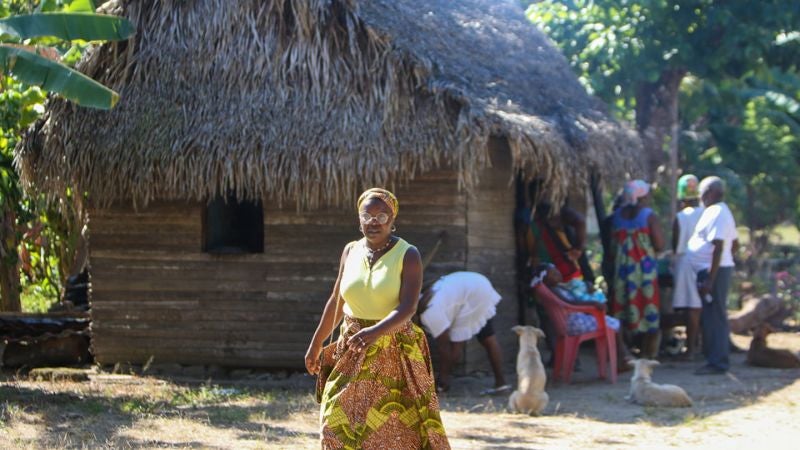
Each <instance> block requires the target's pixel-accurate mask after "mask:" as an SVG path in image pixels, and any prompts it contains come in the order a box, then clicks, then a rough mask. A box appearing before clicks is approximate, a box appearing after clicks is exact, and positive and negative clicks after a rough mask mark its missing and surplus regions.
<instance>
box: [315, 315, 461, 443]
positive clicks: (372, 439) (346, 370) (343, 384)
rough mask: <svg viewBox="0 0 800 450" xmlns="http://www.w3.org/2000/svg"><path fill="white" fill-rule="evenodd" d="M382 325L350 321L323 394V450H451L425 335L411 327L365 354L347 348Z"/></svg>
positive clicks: (381, 340) (382, 340) (343, 330)
mask: <svg viewBox="0 0 800 450" xmlns="http://www.w3.org/2000/svg"><path fill="white" fill-rule="evenodd" d="M377 322H378V321H376V320H363V319H355V318H352V317H349V316H345V320H344V323H343V324H342V327H341V334H340V336H339V339H338V340H337V341H336V349H335V352H334V358H333V360H334V361H335V363H334V366H333V369H332V371H331V373H330V375H329V376H328V380H327V382H326V383H325V387H324V389H323V391H322V402H321V405H320V425H321V430H322V431H321V436H320V437H321V439H322V448H323V449H390V448H391V449H449V448H450V444H449V443H448V441H447V436H446V435H445V431H444V427H443V425H442V420H441V418H440V417H439V399H438V398H437V397H436V386H435V384H434V380H433V370H432V366H431V357H430V351H429V349H428V342H427V340H426V339H425V334H424V333H423V332H422V329H420V328H419V327H418V326H416V325H414V324H413V323H411V322H407V323H406V324H405V325H403V327H402V328H401V329H400V330H398V331H396V332H394V333H392V334H388V335H384V336H381V337H380V338H378V340H377V341H375V343H373V344H372V345H371V346H369V347H368V348H367V349H366V350H365V351H361V352H356V351H352V350H350V349H348V348H347V346H346V342H347V339H349V338H350V336H352V335H353V334H355V333H357V332H358V331H359V330H361V329H362V328H364V327H368V326H371V325H374V324H375V323H377Z"/></svg>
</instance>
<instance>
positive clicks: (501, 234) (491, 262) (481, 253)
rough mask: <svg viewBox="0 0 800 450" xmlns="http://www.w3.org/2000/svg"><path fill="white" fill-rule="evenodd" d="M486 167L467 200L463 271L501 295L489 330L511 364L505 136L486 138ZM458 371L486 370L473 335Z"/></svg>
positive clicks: (513, 300) (514, 317)
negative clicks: (478, 276) (478, 275)
mask: <svg viewBox="0 0 800 450" xmlns="http://www.w3.org/2000/svg"><path fill="white" fill-rule="evenodd" d="M489 152H490V156H491V161H492V167H491V168H488V169H485V170H484V171H483V172H482V173H481V174H480V184H479V185H478V188H477V189H476V190H475V192H474V193H473V195H472V196H470V197H469V198H468V201H467V233H468V238H467V270H470V271H474V272H479V273H482V274H484V275H486V276H487V277H488V278H489V280H491V282H492V284H493V285H494V287H495V289H496V290H497V291H498V292H499V293H500V295H502V296H503V300H502V301H501V302H500V304H499V305H498V308H497V315H496V316H495V318H494V321H493V324H494V329H495V332H496V335H497V338H498V341H499V343H500V347H501V348H502V349H503V359H504V362H505V365H506V366H507V367H510V366H513V364H514V361H515V358H516V352H517V348H518V343H517V336H516V334H514V333H512V332H511V330H510V328H511V327H512V326H514V325H516V324H517V321H518V309H519V308H518V305H517V292H516V281H515V280H516V268H515V266H514V255H515V251H516V249H515V242H514V223H513V217H514V205H515V199H514V185H513V184H510V181H511V178H510V177H511V152H510V150H509V148H508V143H507V141H506V140H505V139H501V138H492V139H491V140H490V142H489ZM464 361H465V365H464V370H465V371H467V372H470V371H474V370H486V371H488V370H489V362H488V359H487V358H486V352H485V351H484V349H483V347H482V346H481V345H480V344H478V342H477V341H476V340H474V339H473V340H471V341H470V342H469V343H468V344H467V346H466V354H465V358H464Z"/></svg>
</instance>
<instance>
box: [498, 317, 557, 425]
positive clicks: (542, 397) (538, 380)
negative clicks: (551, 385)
mask: <svg viewBox="0 0 800 450" xmlns="http://www.w3.org/2000/svg"><path fill="white" fill-rule="evenodd" d="M511 330H512V331H514V332H515V333H517V334H518V335H519V353H518V354H517V390H516V391H514V392H512V393H511V396H510V397H509V398H508V409H510V410H511V411H516V412H521V413H525V414H530V415H537V416H538V415H539V414H541V412H542V411H543V410H544V408H545V407H546V406H547V401H548V400H549V397H548V396H547V392H545V391H544V385H545V383H547V375H546V374H545V372H544V366H543V365H542V357H541V355H539V349H538V348H536V343H537V342H538V340H539V339H541V338H544V333H543V332H542V330H540V329H538V328H534V327H531V326H522V325H517V326H515V327H513V328H511Z"/></svg>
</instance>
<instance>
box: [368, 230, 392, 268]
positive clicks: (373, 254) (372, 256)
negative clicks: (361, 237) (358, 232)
mask: <svg viewBox="0 0 800 450" xmlns="http://www.w3.org/2000/svg"><path fill="white" fill-rule="evenodd" d="M392 242H394V237H393V236H389V240H387V241H386V244H385V245H383V246H382V247H381V248H378V249H375V250H373V249H371V248H369V245H367V241H364V248H365V249H366V250H367V260H368V261H369V265H370V266H372V265H373V264H375V261H377V259H378V256H379V255H378V254H379V253H382V252H383V251H385V250H386V249H387V248H389V246H390V245H392Z"/></svg>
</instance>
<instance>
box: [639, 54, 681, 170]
mask: <svg viewBox="0 0 800 450" xmlns="http://www.w3.org/2000/svg"><path fill="white" fill-rule="evenodd" d="M684 76H686V70H684V69H668V70H665V71H664V72H662V73H661V76H660V77H659V79H658V81H656V82H654V83H640V84H639V85H638V86H637V88H636V128H637V129H638V131H639V136H640V137H641V138H642V144H643V146H644V155H643V156H644V157H645V158H646V162H647V175H648V177H649V179H650V180H651V181H655V180H657V178H658V175H659V167H661V166H664V165H665V164H666V163H667V162H668V154H669V153H668V152H667V150H668V147H667V146H668V145H672V146H675V147H674V148H673V151H676V150H677V142H673V141H675V140H676V138H677V131H678V92H679V89H680V86H681V81H682V80H683V77H684ZM665 175H667V176H668V178H673V177H674V175H675V174H665Z"/></svg>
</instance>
